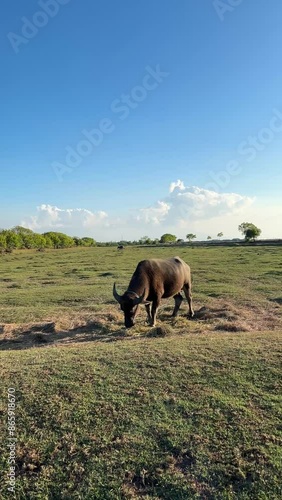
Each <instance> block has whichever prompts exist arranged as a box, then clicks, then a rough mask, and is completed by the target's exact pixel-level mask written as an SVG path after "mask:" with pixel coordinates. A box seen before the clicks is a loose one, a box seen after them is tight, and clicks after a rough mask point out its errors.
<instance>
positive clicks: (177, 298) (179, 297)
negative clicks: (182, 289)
mask: <svg viewBox="0 0 282 500" xmlns="http://www.w3.org/2000/svg"><path fill="white" fill-rule="evenodd" d="M173 298H174V302H175V304H174V309H173V313H172V316H173V317H175V316H177V314H178V311H179V308H180V306H181V302H182V300H183V297H182V295H181V294H180V293H177V294H176V295H174V296H173Z"/></svg>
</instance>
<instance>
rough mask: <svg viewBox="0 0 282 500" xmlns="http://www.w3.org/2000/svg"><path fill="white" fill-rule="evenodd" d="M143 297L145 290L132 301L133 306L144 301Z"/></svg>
mask: <svg viewBox="0 0 282 500" xmlns="http://www.w3.org/2000/svg"><path fill="white" fill-rule="evenodd" d="M144 297H145V290H144V292H143V294H142V295H141V297H136V299H135V300H134V304H141V303H142V302H143V300H144Z"/></svg>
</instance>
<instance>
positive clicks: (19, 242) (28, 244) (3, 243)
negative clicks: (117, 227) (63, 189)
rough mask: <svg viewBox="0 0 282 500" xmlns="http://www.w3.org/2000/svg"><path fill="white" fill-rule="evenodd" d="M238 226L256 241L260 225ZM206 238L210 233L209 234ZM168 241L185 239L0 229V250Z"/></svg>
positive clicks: (191, 236) (193, 236)
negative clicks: (99, 236) (98, 238)
mask: <svg viewBox="0 0 282 500" xmlns="http://www.w3.org/2000/svg"><path fill="white" fill-rule="evenodd" d="M238 230H239V231H240V232H241V233H242V235H243V236H244V238H245V241H246V242H250V241H255V240H256V239H257V238H258V237H259V236H260V234H261V229H259V228H258V227H256V226H255V225H254V224H253V223H250V222H242V224H240V225H239V227H238ZM222 237H223V233H222V232H220V233H218V234H217V238H222ZM196 238H197V236H196V234H194V233H188V234H187V235H186V239H187V240H188V242H189V243H190V244H192V242H193V240H194V239H196ZM207 239H208V240H211V239H212V237H211V236H208V237H207ZM171 243H178V244H182V243H184V240H183V239H180V238H178V239H177V236H175V235H174V234H171V233H164V234H163V235H162V236H161V237H160V238H153V239H152V238H149V236H142V238H140V239H139V240H134V241H128V240H122V241H119V242H116V241H110V242H106V243H105V242H96V241H95V240H94V239H93V238H90V237H84V238H79V237H78V236H73V237H72V236H68V235H67V234H64V233H60V232H56V231H49V232H47V233H43V234H39V233H35V232H34V231H32V230H31V229H27V228H25V227H22V226H15V227H13V228H12V229H3V230H0V252H5V251H7V252H11V251H12V250H14V249H24V248H27V249H30V248H35V249H38V250H44V249H45V248H71V247H93V246H116V245H123V246H126V245H159V244H171Z"/></svg>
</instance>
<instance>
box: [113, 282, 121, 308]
mask: <svg viewBox="0 0 282 500" xmlns="http://www.w3.org/2000/svg"><path fill="white" fill-rule="evenodd" d="M113 296H114V298H115V299H116V300H117V301H118V303H119V304H120V303H121V295H119V294H118V293H117V290H116V284H115V283H114V287H113Z"/></svg>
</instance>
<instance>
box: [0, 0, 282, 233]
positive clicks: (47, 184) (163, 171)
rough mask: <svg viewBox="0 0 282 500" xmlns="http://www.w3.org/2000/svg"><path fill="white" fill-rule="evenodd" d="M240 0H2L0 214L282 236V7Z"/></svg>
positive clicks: (83, 224)
mask: <svg viewBox="0 0 282 500" xmlns="http://www.w3.org/2000/svg"><path fill="white" fill-rule="evenodd" d="M232 3H233V4H234V2H231V1H230V0H222V1H221V2H220V1H218V0H215V1H213V0H203V1H201V2H200V1H198V0H197V1H196V0H188V1H187V0H178V1H177V2H173V1H172V0H154V1H149V0H145V1H143V2H133V1H132V0H121V1H120V2H116V1H114V0H106V1H105V0H103V1H99V0H98V1H96V2H93V1H91V0H84V2H78V0H69V1H67V0H60V2H59V0H58V1H56V0H41V2H40V1H33V0H30V1H29V2H28V3H27V2H22V1H20V0H13V1H10V2H5V6H3V7H2V20H3V22H2V25H1V40H2V43H1V44H0V52H1V60H2V68H1V69H2V71H1V84H2V93H1V95H2V103H1V117H2V120H1V134H0V137H1V139H0V140H1V172H2V174H1V197H0V226H1V227H9V226H12V225H15V224H19V223H25V224H26V225H29V227H32V228H34V229H35V230H37V231H45V230H48V229H50V227H52V228H53V229H55V228H56V227H57V228H59V229H58V230H65V231H66V232H68V233H69V234H84V235H92V236H94V237H96V238H97V239H105V240H108V239H111V238H116V239H119V238H120V237H121V235H122V236H123V237H126V238H135V237H140V236H142V235H144V234H148V235H151V236H156V237H157V236H160V235H161V234H163V232H166V231H168V230H170V231H173V232H174V233H175V234H177V235H178V236H179V237H183V235H185V234H186V233H187V232H191V230H193V231H194V232H196V234H197V235H198V236H199V237H206V235H207V234H210V233H212V234H213V233H217V232H218V231H221V230H222V229H223V230H224V232H225V234H226V236H230V237H231V236H232V237H236V236H238V232H237V226H238V223H240V222H242V221H243V220H249V219H250V217H252V222H254V223H257V225H259V226H260V227H261V228H262V229H263V236H265V237H272V236H277V237H278V236H280V237H281V234H282V224H281V222H280V221H281V215H282V208H281V187H282V170H281V160H282V158H281V138H282V95H281V88H282V72H281V46H282V32H281V17H282V4H281V1H280V0H272V1H271V2H265V1H263V0H242V1H241V2H237V6H236V7H231V4H232ZM235 3H236V2H235ZM224 6H225V7H224ZM42 12H43V15H42ZM44 12H45V13H44ZM38 13H41V14H38ZM38 24H43V25H44V24H45V25H44V26H41V27H39V26H38ZM27 37H29V38H27ZM148 68H149V69H148ZM158 68H159V69H158ZM158 71H159V73H160V74H161V75H163V76H158V74H159V73H158ZM155 73H157V76H156V77H155V78H154V76H152V75H154V74H155ZM164 75H165V76H164ZM144 82H147V83H148V85H149V87H150V89H148V88H147V89H146V88H145V87H144ZM128 96H129V97H128ZM128 98H129V99H130V100H129V101H128V100H127V99H128ZM121 101H124V102H123V103H122V104H121ZM118 102H119V104H117V103H118ZM128 103H130V104H128ZM121 105H122V106H123V109H127V111H123V112H121V111H119V112H118V111H117V109H120V106H121ZM125 115H126V116H125ZM122 118H124V119H122ZM105 120H106V121H107V126H106V129H107V131H108V133H102V139H101V122H104V121H105ZM93 129H96V130H97V129H98V130H100V132H98V133H99V134H100V135H99V137H100V139H99V140H100V143H99V144H98V143H97V145H93V144H91V148H90V149H89V153H88V154H85V155H84V156H83V157H81V158H80V161H79V162H77V163H79V165H78V166H76V167H75V168H73V167H72V166H70V164H69V163H67V160H66V155H67V150H66V148H68V147H70V148H72V150H74V151H77V148H78V149H79V147H80V145H81V141H82V140H84V141H85V139H86V137H85V135H84V134H83V131H85V130H87V131H90V130H93ZM109 130H110V131H109ZM98 142H99V141H98ZM250 142H251V143H252V144H250ZM250 148H251V150H250ZM80 156H81V155H80ZM231 161H232V162H236V165H235V166H233V167H234V168H233V170H232V175H231V174H230V171H228V169H229V170H230V167H228V165H230V162H231ZM58 164H60V165H61V166H60V169H62V168H63V167H62V165H64V168H65V170H64V171H63V172H62V170H60V175H59V177H58V169H57V170H56V171H57V175H56V173H55V171H54V165H58ZM177 180H180V181H181V182H179V183H178V184H177ZM171 183H175V187H174V188H170V186H171ZM191 186H196V187H197V188H191ZM212 193H214V194H212ZM160 204H161V205H160ZM77 209H80V210H77ZM67 210H68V211H67Z"/></svg>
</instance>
